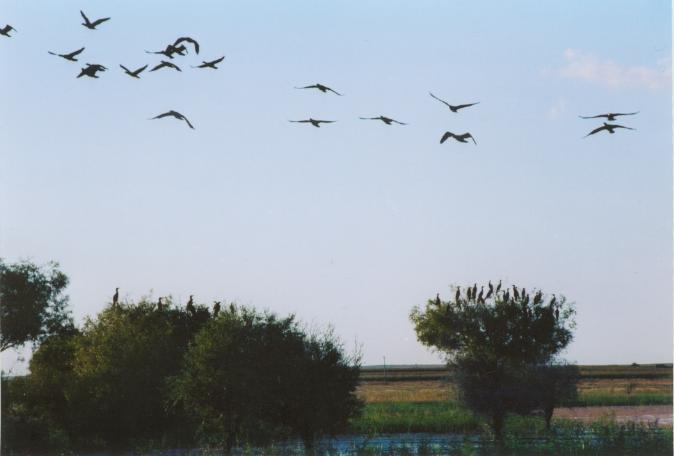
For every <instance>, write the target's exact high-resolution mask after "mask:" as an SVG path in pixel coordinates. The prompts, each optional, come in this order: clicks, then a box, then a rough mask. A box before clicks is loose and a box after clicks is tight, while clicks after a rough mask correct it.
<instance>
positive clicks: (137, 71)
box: [133, 65, 147, 76]
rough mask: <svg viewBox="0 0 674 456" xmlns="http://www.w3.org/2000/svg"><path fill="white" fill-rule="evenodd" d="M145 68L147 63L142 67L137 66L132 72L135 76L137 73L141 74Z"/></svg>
mask: <svg viewBox="0 0 674 456" xmlns="http://www.w3.org/2000/svg"><path fill="white" fill-rule="evenodd" d="M145 68H147V65H145V66H144V67H140V68H138V69H137V70H136V71H134V72H133V74H135V75H136V76H138V75H139V74H141V73H142V72H143V71H145Z"/></svg>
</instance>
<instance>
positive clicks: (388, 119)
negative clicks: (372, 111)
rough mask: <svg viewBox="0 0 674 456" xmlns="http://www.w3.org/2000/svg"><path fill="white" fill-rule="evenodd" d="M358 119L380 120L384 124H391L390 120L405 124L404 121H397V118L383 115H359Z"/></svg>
mask: <svg viewBox="0 0 674 456" xmlns="http://www.w3.org/2000/svg"><path fill="white" fill-rule="evenodd" d="M359 119H363V120H381V121H382V122H384V123H385V124H386V125H391V122H395V123H397V124H400V125H407V124H406V123H404V122H398V121H397V120H394V119H391V118H390V117H384V116H379V117H359Z"/></svg>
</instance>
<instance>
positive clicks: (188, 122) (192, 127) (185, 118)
mask: <svg viewBox="0 0 674 456" xmlns="http://www.w3.org/2000/svg"><path fill="white" fill-rule="evenodd" d="M181 116H182V118H183V120H184V121H185V122H187V125H189V126H190V128H191V129H192V130H194V126H193V125H192V124H191V123H190V121H189V120H187V117H185V116H183V115H182V114H181Z"/></svg>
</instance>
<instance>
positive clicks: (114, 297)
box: [112, 287, 119, 306]
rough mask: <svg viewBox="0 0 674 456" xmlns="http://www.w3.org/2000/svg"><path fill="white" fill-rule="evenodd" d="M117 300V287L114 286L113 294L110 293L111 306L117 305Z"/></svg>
mask: <svg viewBox="0 0 674 456" xmlns="http://www.w3.org/2000/svg"><path fill="white" fill-rule="evenodd" d="M118 301H119V287H118V288H115V294H114V295H112V305H113V306H115V305H117V302H118Z"/></svg>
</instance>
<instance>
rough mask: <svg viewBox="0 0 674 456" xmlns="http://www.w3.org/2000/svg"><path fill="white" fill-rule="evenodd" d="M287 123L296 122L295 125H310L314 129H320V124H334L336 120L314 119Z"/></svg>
mask: <svg viewBox="0 0 674 456" xmlns="http://www.w3.org/2000/svg"><path fill="white" fill-rule="evenodd" d="M288 122H296V123H310V124H311V125H313V126H314V127H317V128H320V127H321V126H320V124H322V123H333V122H336V120H316V119H312V118H309V119H306V120H289V121H288Z"/></svg>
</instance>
